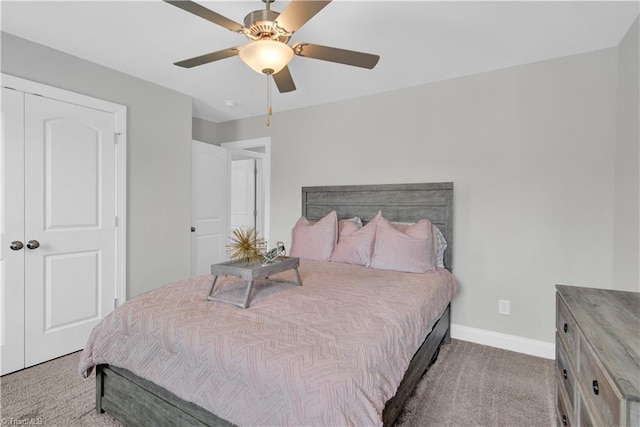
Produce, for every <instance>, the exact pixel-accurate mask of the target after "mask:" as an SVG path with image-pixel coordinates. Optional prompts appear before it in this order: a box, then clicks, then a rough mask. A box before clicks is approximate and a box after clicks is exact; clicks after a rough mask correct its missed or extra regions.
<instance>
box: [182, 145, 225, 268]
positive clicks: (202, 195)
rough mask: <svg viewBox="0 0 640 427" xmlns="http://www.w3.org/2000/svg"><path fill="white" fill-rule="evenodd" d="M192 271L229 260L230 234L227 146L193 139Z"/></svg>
mask: <svg viewBox="0 0 640 427" xmlns="http://www.w3.org/2000/svg"><path fill="white" fill-rule="evenodd" d="M191 156H192V162H191V170H192V177H191V180H192V182H191V191H192V193H191V219H192V223H191V224H192V225H193V227H195V231H194V232H193V233H191V274H192V275H193V276H198V275H202V274H210V273H211V264H216V263H218V262H221V261H224V260H226V259H227V255H226V244H227V239H228V237H229V163H230V154H229V150H227V149H226V148H222V147H219V146H217V145H212V144H207V143H204V142H200V141H193V142H192V145H191Z"/></svg>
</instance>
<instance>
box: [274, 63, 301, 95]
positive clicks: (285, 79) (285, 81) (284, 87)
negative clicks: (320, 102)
mask: <svg viewBox="0 0 640 427" xmlns="http://www.w3.org/2000/svg"><path fill="white" fill-rule="evenodd" d="M273 81H274V82H276V86H278V91H280V93H286V92H292V91H294V90H296V84H295V83H294V82H293V77H291V72H290V71H289V67H284V68H283V69H282V70H280V71H278V72H277V73H276V74H274V75H273Z"/></svg>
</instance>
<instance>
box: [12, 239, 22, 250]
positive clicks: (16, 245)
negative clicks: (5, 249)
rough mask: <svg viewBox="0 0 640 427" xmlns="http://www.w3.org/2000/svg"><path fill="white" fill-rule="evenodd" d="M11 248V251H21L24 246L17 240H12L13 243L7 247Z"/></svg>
mask: <svg viewBox="0 0 640 427" xmlns="http://www.w3.org/2000/svg"><path fill="white" fill-rule="evenodd" d="M9 247H10V248H11V250H13V251H19V250H20V249H22V248H23V247H24V245H23V244H22V242H21V241H19V240H14V241H13V242H11V245H10V246H9Z"/></svg>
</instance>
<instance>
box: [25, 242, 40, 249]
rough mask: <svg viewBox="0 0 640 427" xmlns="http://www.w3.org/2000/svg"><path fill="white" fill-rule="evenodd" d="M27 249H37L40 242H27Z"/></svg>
mask: <svg viewBox="0 0 640 427" xmlns="http://www.w3.org/2000/svg"><path fill="white" fill-rule="evenodd" d="M27 247H28V248H29V249H38V248H39V247H40V242H38V241H37V240H29V241H28V242H27Z"/></svg>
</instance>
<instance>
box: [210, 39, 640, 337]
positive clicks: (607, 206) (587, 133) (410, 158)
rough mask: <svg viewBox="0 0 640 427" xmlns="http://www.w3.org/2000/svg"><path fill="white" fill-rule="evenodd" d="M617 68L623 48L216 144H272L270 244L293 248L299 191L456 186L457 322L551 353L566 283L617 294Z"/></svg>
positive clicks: (236, 132) (320, 109)
mask: <svg viewBox="0 0 640 427" xmlns="http://www.w3.org/2000/svg"><path fill="white" fill-rule="evenodd" d="M617 61H618V58H617V48H612V49H606V50H600V51H595V52H590V53H585V54H580V55H574V56H570V57H564V58H560V59H555V60H550V61H544V62H539V63H534V64H529V65H524V66H518V67H513V68H508V69H504V70H499V71H493V72H487V73H483V74H478V75H473V76H469V77H464V78H457V79H453V80H448V81H443V82H438V83H433V84H428V85H424V86H419V87H414V88H410V89H405V90H399V91H394V92H389V93H383V94H380V95H375V96H368V97H363V98H359V99H353V100H348V101H343V102H337V103H332V104H326V105H322V106H316V107H311V108H305V109H299V110H294V111H287V112H280V113H278V112H276V113H275V115H274V117H273V119H272V121H271V127H269V128H267V127H265V125H264V118H263V117H256V118H251V119H246V120H240V121H233V122H227V123H222V124H219V125H217V126H216V134H217V135H216V138H218V140H219V141H233V140H241V139H249V138H257V137H262V136H271V137H272V140H271V141H272V142H271V143H272V176H271V188H272V190H271V204H272V205H271V206H272V213H273V214H272V215H271V218H272V219H271V236H272V238H273V239H282V240H288V239H289V238H290V230H291V227H292V226H293V224H294V222H295V221H296V219H297V218H298V216H299V215H300V187H302V186H307V185H332V184H383V183H404V182H437V181H453V182H454V183H455V206H454V227H455V229H454V235H455V237H454V238H455V248H456V249H455V253H454V273H455V275H456V276H457V277H458V278H459V280H460V282H461V285H462V291H461V293H460V294H459V295H458V297H456V299H455V301H454V303H453V321H454V323H456V324H459V325H464V326H469V327H473V328H480V329H485V330H490V331H495V332H500V333H505V334H511V335H517V336H521V337H527V338H531V339H537V340H543V341H546V342H553V341H554V319H555V315H554V310H555V303H554V292H555V289H554V285H555V284H556V283H562V284H570V285H581V286H590V287H601V288H611V287H612V277H613V253H614V251H613V234H614V233H613V222H614V207H613V206H614V190H613V189H614V164H615V151H616V129H617V125H618V124H617V115H616V110H617V77H618V76H617ZM363 72H366V71H363ZM636 159H637V157H636ZM636 168H637V165H636ZM621 203H622V202H621ZM501 298H502V299H508V300H511V315H510V316H508V317H506V316H502V315H499V314H498V313H497V311H498V310H497V308H498V299H501Z"/></svg>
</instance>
